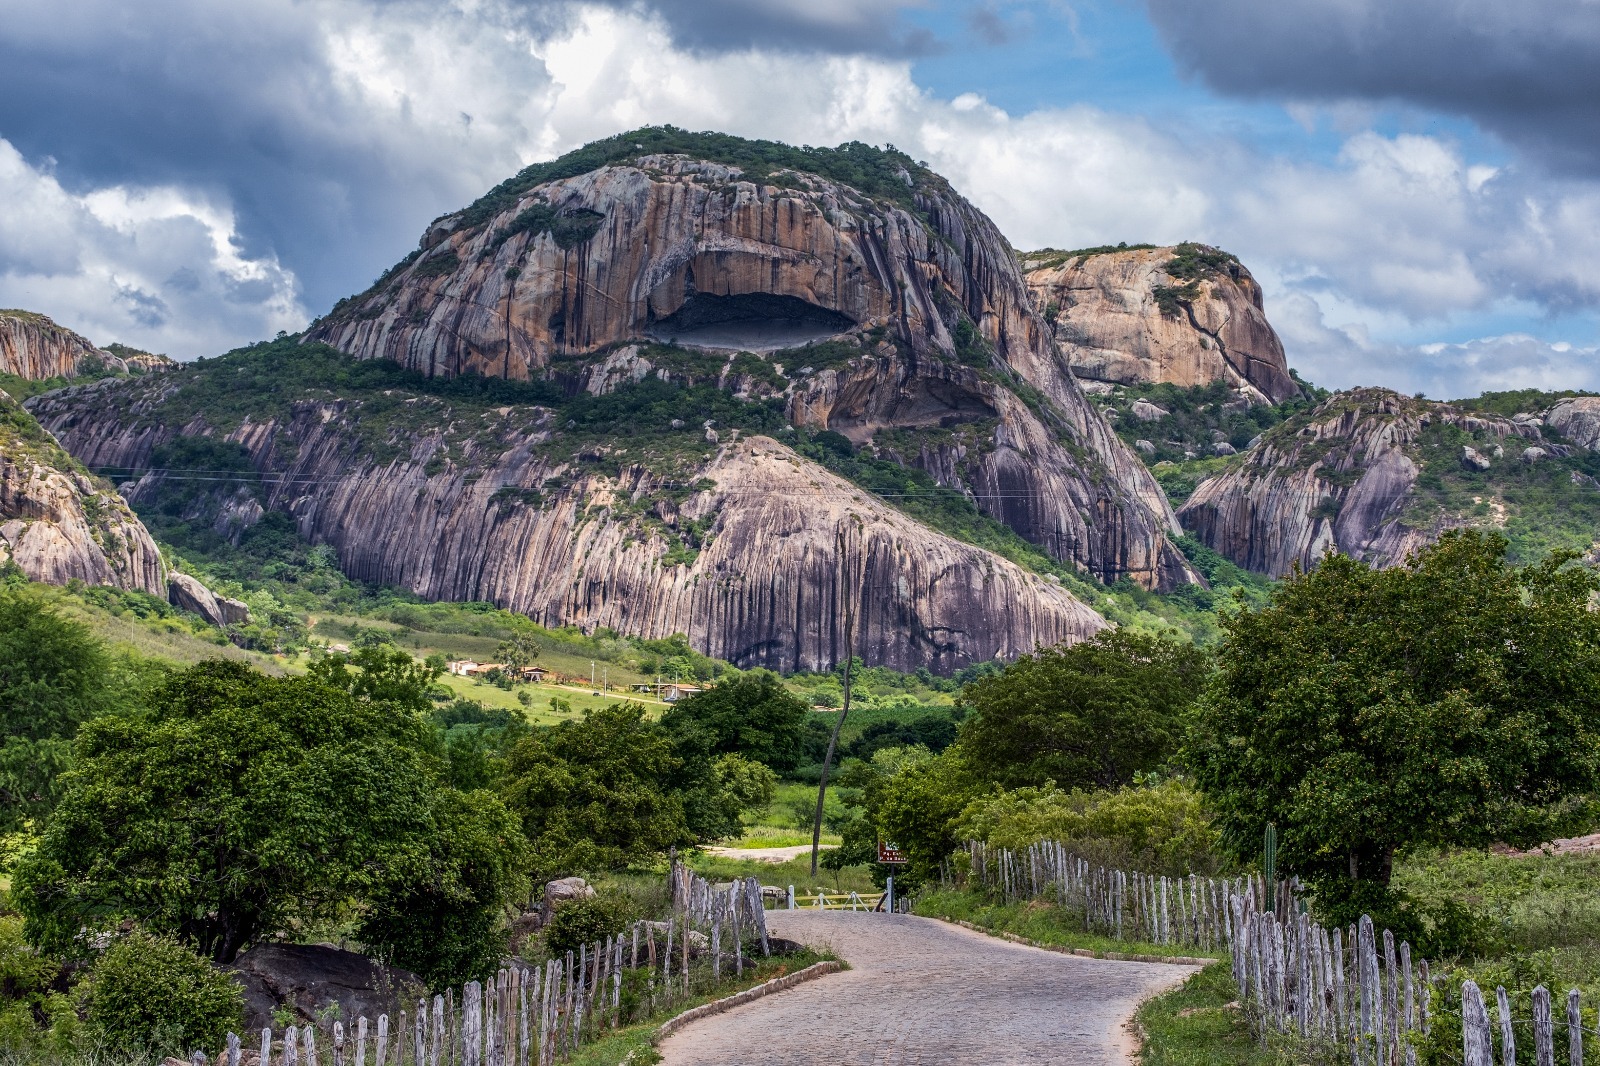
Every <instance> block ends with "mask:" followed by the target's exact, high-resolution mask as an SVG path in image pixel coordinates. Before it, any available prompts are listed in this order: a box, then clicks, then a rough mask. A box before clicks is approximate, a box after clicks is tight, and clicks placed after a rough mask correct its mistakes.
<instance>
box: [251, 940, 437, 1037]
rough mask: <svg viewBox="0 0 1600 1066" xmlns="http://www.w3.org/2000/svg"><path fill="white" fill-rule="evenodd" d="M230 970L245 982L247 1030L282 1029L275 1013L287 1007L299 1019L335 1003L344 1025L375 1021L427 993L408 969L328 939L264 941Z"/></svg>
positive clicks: (323, 1012)
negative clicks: (322, 941) (324, 941)
mask: <svg viewBox="0 0 1600 1066" xmlns="http://www.w3.org/2000/svg"><path fill="white" fill-rule="evenodd" d="M231 969H232V971H233V973H234V976H235V978H236V979H237V980H238V981H239V983H240V984H241V985H242V986H243V987H244V1011H245V1019H244V1029H245V1031H246V1032H260V1031H261V1030H262V1029H264V1028H267V1027H268V1026H272V1027H273V1028H280V1026H278V1024H277V1023H276V1022H274V1021H273V1014H274V1013H275V1012H276V1011H279V1010H282V1009H285V1008H287V1009H288V1010H291V1011H293V1012H294V1014H295V1015H296V1017H297V1020H298V1021H310V1020H312V1019H314V1018H320V1017H326V1016H327V1012H328V1005H329V1004H333V1003H336V1004H338V1006H339V1013H338V1017H339V1018H341V1019H343V1020H344V1021H345V1023H346V1024H347V1025H348V1024H350V1023H352V1022H354V1021H355V1019H357V1018H360V1017H362V1016H365V1017H367V1018H370V1019H372V1020H373V1021H374V1022H376V1021H377V1018H378V1015H380V1014H388V1015H390V1016H394V1015H395V1014H397V1013H398V1012H399V1011H401V1010H403V1009H405V1006H406V1005H407V1004H415V1003H416V1001H417V997H418V996H420V995H423V994H424V993H425V992H426V989H425V987H424V986H423V983H422V979H421V978H420V977H418V976H417V975H416V974H414V973H411V972H410V971H409V970H401V969H397V968H395V967H392V966H385V965H383V964H382V963H379V962H375V961H374V960H372V959H369V958H367V957H366V956H365V955H358V954H357V953H355V952H353V951H344V950H342V949H340V948H335V947H331V946H329V945H326V944H262V945H260V946H259V947H254V948H251V949H250V950H249V951H247V952H245V953H244V954H243V955H240V956H239V957H238V959H236V960H235V961H234V964H233V966H232V967H231Z"/></svg>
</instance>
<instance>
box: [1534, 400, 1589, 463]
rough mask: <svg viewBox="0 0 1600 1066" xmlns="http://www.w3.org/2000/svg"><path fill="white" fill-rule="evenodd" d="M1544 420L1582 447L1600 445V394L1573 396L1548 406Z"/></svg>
mask: <svg viewBox="0 0 1600 1066" xmlns="http://www.w3.org/2000/svg"><path fill="white" fill-rule="evenodd" d="M1544 422H1545V424H1546V425H1548V426H1549V427H1550V428H1551V429H1553V430H1555V431H1556V432H1558V433H1560V434H1561V435H1562V436H1563V437H1566V438H1567V439H1568V440H1570V441H1572V442H1573V443H1574V444H1576V445H1578V446H1579V447H1582V448H1588V449H1589V450H1590V451H1593V450H1594V449H1595V447H1596V446H1597V445H1600V396H1574V397H1572V398H1571V399H1570V400H1562V401H1560V402H1559V403H1557V404H1556V405H1555V406H1554V407H1552V408H1550V410H1549V411H1548V412H1546V414H1545V416H1544Z"/></svg>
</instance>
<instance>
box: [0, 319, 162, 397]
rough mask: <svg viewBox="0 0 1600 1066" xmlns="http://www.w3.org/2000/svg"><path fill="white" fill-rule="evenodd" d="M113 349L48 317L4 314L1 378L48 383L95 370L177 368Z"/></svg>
mask: <svg viewBox="0 0 1600 1066" xmlns="http://www.w3.org/2000/svg"><path fill="white" fill-rule="evenodd" d="M111 347H112V348H113V349H115V351H114V352H113V351H106V350H104V349H102V348H97V347H95V346H94V345H93V344H91V343H90V342H89V341H87V340H85V339H84V338H83V337H82V336H80V335H78V334H77V333H74V332H73V331H72V330H70V329H67V328H66V327H65V326H58V325H56V323H55V322H53V321H51V320H50V319H49V318H47V317H45V316H44V315H41V314H36V313H34V312H32V311H15V310H11V311H5V310H0V374H13V375H15V376H17V377H22V378H28V379H29V380H31V381H44V380H46V379H48V378H71V377H77V376H78V375H79V374H80V373H81V372H83V371H84V370H86V369H89V368H91V367H93V368H97V369H99V368H103V369H106V370H112V371H116V372H118V373H124V374H127V373H133V374H142V373H147V372H149V371H155V370H167V369H170V368H171V367H172V366H173V362H172V360H170V359H168V358H167V357H166V356H164V355H152V354H150V353H149V352H140V351H135V350H134V349H131V348H124V347H122V346H121V345H116V344H114V345H112V346H111Z"/></svg>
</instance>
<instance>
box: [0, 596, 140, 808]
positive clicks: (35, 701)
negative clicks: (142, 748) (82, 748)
mask: <svg viewBox="0 0 1600 1066" xmlns="http://www.w3.org/2000/svg"><path fill="white" fill-rule="evenodd" d="M117 702H118V700H117V692H116V690H115V687H114V681H113V676H112V662H111V659H110V657H109V656H108V655H106V653H105V650H104V649H103V648H102V647H101V644H100V642H99V641H98V640H96V639H95V638H94V635H93V634H91V633H90V632H89V630H88V628H87V627H85V626H83V625H80V624H79V623H77V622H74V621H71V620H70V619H67V618H63V617H62V616H61V615H60V614H58V613H57V612H56V611H54V610H53V609H51V608H50V607H49V606H48V605H46V604H45V603H43V602H41V601H40V600H38V599H37V598H35V597H34V596H32V595H29V594H27V593H25V592H20V591H18V592H5V591H0V835H6V834H10V833H14V832H16V831H17V830H19V829H21V828H23V827H24V826H25V825H26V824H27V823H28V822H30V821H34V822H37V821H38V820H39V819H42V818H43V817H44V816H45V815H47V814H48V813H49V812H50V811H51V809H52V808H54V807H55V805H56V802H57V801H58V800H59V799H60V797H61V789H62V782H61V775H62V773H63V772H64V771H65V770H66V768H67V766H68V764H69V762H70V756H71V753H72V738H73V737H74V736H75V735H76V734H77V732H78V727H79V726H81V725H82V724H83V723H84V722H86V721H88V720H89V719H90V718H91V717H93V716H94V715H96V714H98V713H100V712H101V711H104V710H107V709H108V708H110V707H111V706H112V705H113V704H115V703H117Z"/></svg>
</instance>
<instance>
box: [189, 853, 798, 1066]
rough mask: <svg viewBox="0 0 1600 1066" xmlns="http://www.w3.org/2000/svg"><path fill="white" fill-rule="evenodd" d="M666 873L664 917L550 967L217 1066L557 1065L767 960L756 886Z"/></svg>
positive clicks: (277, 1040) (513, 970)
mask: <svg viewBox="0 0 1600 1066" xmlns="http://www.w3.org/2000/svg"><path fill="white" fill-rule="evenodd" d="M668 877H669V883H670V886H671V890H672V913H671V915H670V917H669V918H668V919H667V920H666V921H661V922H651V921H641V922H636V923H634V924H633V925H632V926H631V927H630V928H629V929H627V930H625V931H624V932H622V933H620V934H618V935H616V936H610V937H607V938H606V939H605V940H603V941H600V940H597V941H595V942H594V943H592V944H585V945H583V946H581V947H580V948H579V949H578V951H577V952H576V953H573V952H570V951H569V952H567V953H566V955H565V957H564V958H558V959H551V960H549V961H548V962H546V963H545V965H544V966H542V967H529V966H525V965H512V966H507V967H505V968H503V969H501V970H499V971H498V972H497V973H496V974H495V975H494V976H492V977H490V978H489V980H488V981H486V982H477V981H469V982H468V983H466V984H465V985H463V986H462V987H461V989H460V994H459V996H458V995H457V993H456V990H455V989H449V990H447V991H445V992H444V993H443V994H440V995H435V996H433V997H432V998H431V999H429V998H427V997H423V998H421V999H418V1000H417V1003H416V1008H415V1010H402V1011H400V1012H398V1014H397V1015H395V1016H393V1017H391V1016H390V1015H388V1014H380V1015H378V1017H377V1019H376V1021H373V1020H370V1019H368V1018H365V1017H362V1018H359V1019H357V1020H356V1021H355V1023H354V1025H352V1026H350V1027H349V1028H346V1026H345V1025H344V1023H343V1021H342V1020H339V1021H333V1022H332V1023H331V1025H325V1026H322V1027H319V1026H317V1025H315V1024H311V1023H307V1024H305V1025H303V1026H295V1025H291V1026H289V1027H288V1028H286V1029H284V1030H282V1031H281V1032H275V1031H274V1030H273V1029H271V1028H266V1029H262V1030H261V1031H260V1034H259V1044H258V1045H257V1046H258V1047H259V1050H256V1048H255V1047H252V1048H251V1049H250V1050H249V1051H246V1050H245V1048H244V1041H243V1040H242V1039H241V1038H240V1037H239V1036H238V1035H237V1034H234V1033H229V1034H228V1036H227V1043H226V1046H225V1048H223V1049H222V1050H221V1051H220V1054H219V1055H218V1060H219V1066H221V1064H222V1063H226V1066H273V1064H274V1063H276V1064H277V1066H552V1064H554V1063H556V1062H559V1061H562V1060H564V1059H566V1058H568V1057H570V1056H571V1054H572V1053H573V1052H574V1051H575V1050H576V1049H577V1048H578V1047H579V1046H580V1045H581V1044H583V1043H584V1042H586V1041H588V1040H592V1039H594V1038H595V1037H597V1036H599V1035H601V1034H603V1033H604V1032H606V1031H607V1030H609V1029H613V1028H616V1027H617V1026H619V1025H622V1024H625V1023H627V1022H629V1021H631V1020H632V1018H633V1017H635V1016H637V1015H641V1014H642V1015H646V1016H648V1015H649V1014H651V1013H653V1012H654V1011H655V1010H656V1009H657V1008H660V1007H665V1006H670V1005H671V1004H673V1003H675V1002H680V1001H682V1000H684V999H687V998H689V997H691V996H692V995H693V994H694V991H695V986H696V984H697V979H698V984H699V985H700V986H701V987H702V989H703V988H704V987H705V985H706V982H707V979H708V977H709V981H710V983H711V984H713V985H714V984H715V983H716V982H718V981H720V980H721V978H722V975H723V968H724V966H725V965H727V966H728V967H730V968H731V969H732V971H733V973H734V974H735V975H736V976H742V975H743V973H744V969H745V966H746V960H747V956H746V954H745V943H746V941H749V942H750V944H751V946H752V950H757V949H758V950H759V951H760V952H761V954H762V955H763V956H766V955H770V954H771V944H770V941H769V938H768V935H767V925H766V919H765V915H764V911H763V908H762V900H761V884H760V882H759V881H758V880H757V879H756V878H754V877H751V878H746V879H743V880H738V881H734V882H732V883H731V884H727V885H722V886H718V885H712V884H710V883H709V882H707V881H705V880H704V879H703V878H701V877H700V876H699V875H697V874H695V873H693V871H690V870H688V869H687V868H686V867H684V866H682V865H681V864H678V863H676V862H674V863H673V865H672V868H671V870H670V871H669V873H668ZM725 945H726V948H727V950H726V951H725V950H724V946H725ZM729 953H731V955H732V958H731V959H729V958H728V955H729ZM706 954H709V955H710V963H709V967H706V966H705V965H702V967H701V971H702V972H701V973H700V974H698V975H696V973H695V969H694V967H693V966H692V965H691V962H692V960H693V959H694V958H695V957H696V956H703V955H706ZM707 970H709V973H707V972H706V971H707ZM252 1043H253V1044H254V1043H255V1042H254V1041H252ZM250 1059H254V1062H253V1063H252V1062H250V1061H248V1060H250ZM206 1061H207V1056H206V1054H205V1053H204V1052H202V1051H194V1052H192V1053H191V1055H190V1062H191V1063H192V1064H193V1066H201V1064H203V1063H205V1062H206Z"/></svg>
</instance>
